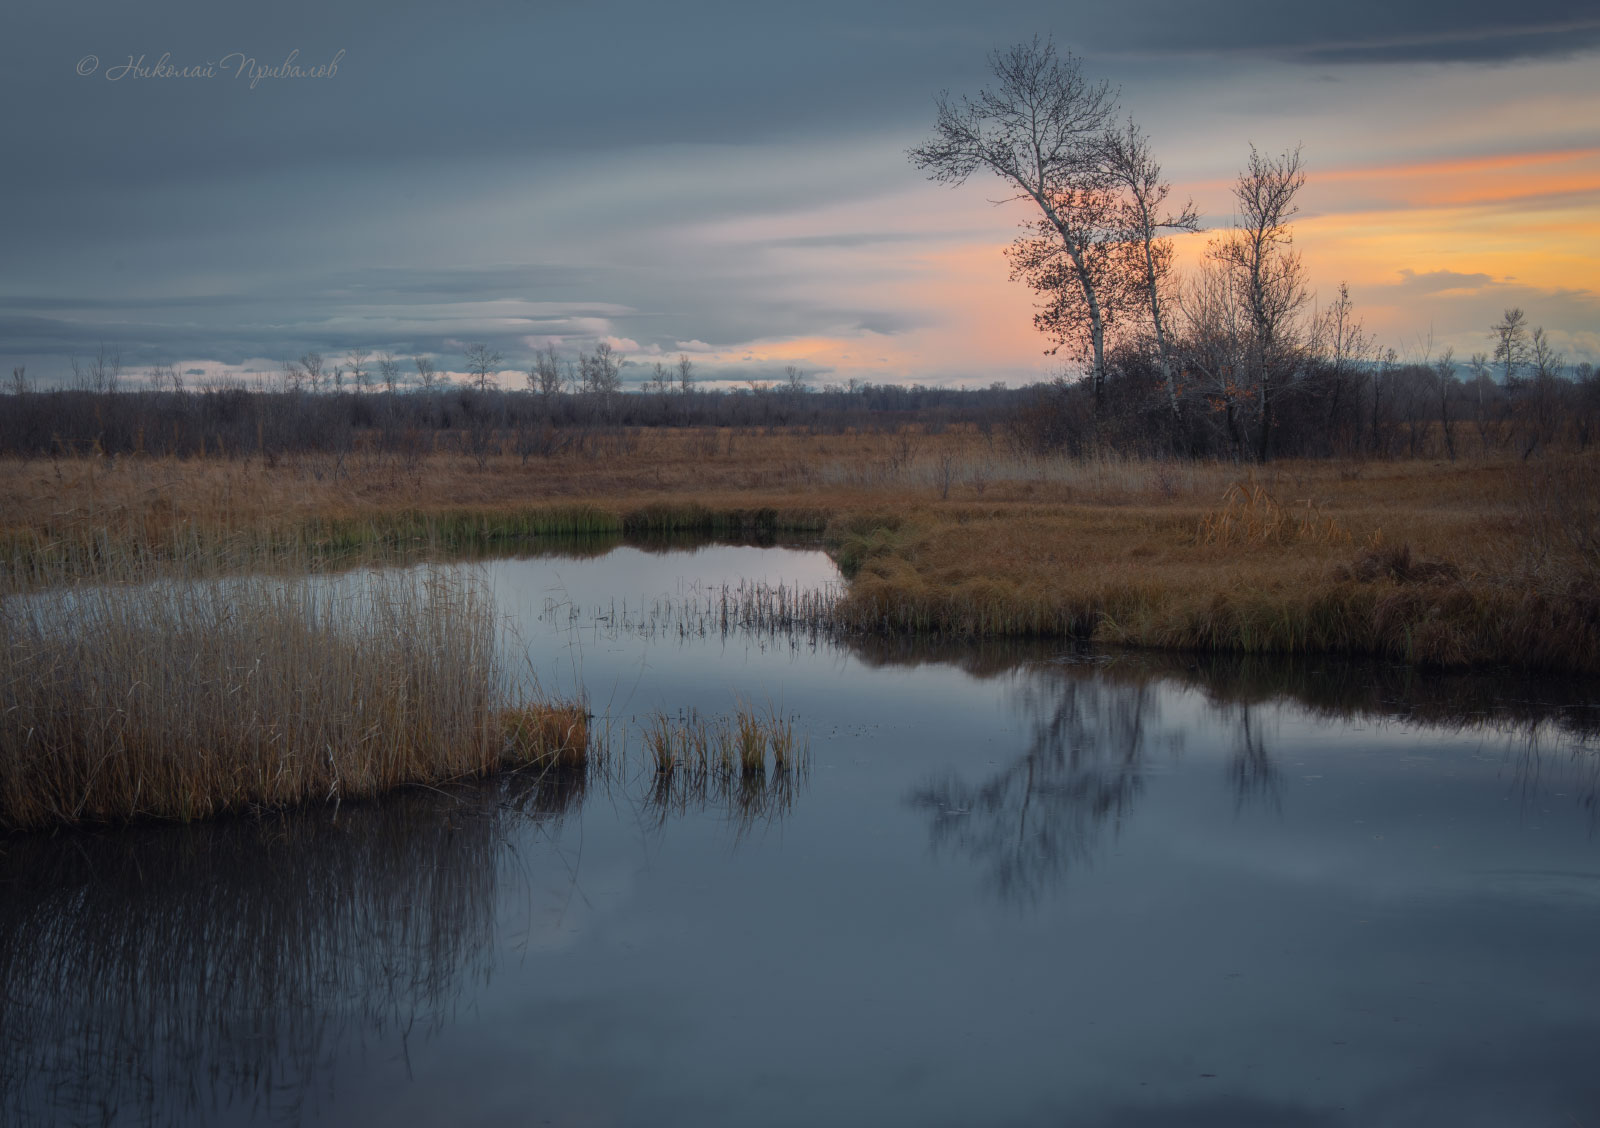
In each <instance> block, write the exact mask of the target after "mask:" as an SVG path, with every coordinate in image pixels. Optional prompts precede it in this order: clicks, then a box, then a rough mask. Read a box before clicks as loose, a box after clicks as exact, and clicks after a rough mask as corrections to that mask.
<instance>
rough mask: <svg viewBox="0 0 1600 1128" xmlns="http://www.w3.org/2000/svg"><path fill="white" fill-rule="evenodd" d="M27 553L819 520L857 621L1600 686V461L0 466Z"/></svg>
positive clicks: (655, 450) (613, 438)
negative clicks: (1502, 670) (1326, 657)
mask: <svg viewBox="0 0 1600 1128" xmlns="http://www.w3.org/2000/svg"><path fill="white" fill-rule="evenodd" d="M0 507H3V512H4V515H5V516H4V524H3V528H0V537H3V538H4V540H3V541H0V543H4V544H7V545H9V546H10V548H9V550H8V556H9V561H10V563H9V564H8V567H9V569H10V572H9V576H8V580H9V582H10V583H11V584H12V585H17V584H21V583H25V582H26V580H27V576H26V573H27V571H28V562H29V561H40V560H45V559H47V558H52V559H55V560H56V561H57V563H56V565H55V566H54V567H51V568H44V569H43V570H42V574H46V575H51V574H54V575H59V574H60V572H61V568H62V567H63V566H64V565H63V564H62V562H63V561H64V562H66V564H65V566H71V563H72V561H75V560H79V559H85V558H87V559H90V560H99V559H103V558H105V557H106V556H108V555H111V556H115V555H119V554H123V553H127V552H132V553H134V554H136V555H137V554H140V553H153V554H156V555H161V554H163V553H168V554H182V553H185V552H195V553H198V554H201V555H205V554H207V553H219V554H221V553H223V550H224V549H226V550H227V551H231V552H235V553H237V554H240V555H243V556H246V557H247V556H248V553H249V551H250V549H251V546H260V545H266V544H269V543H278V542H282V541H290V542H293V543H295V544H296V545H298V546H301V547H304V546H306V545H308V544H309V545H311V546H312V547H316V546H318V545H322V546H335V547H343V548H346V549H350V550H352V551H353V550H357V549H359V548H360V546H361V545H362V544H364V543H371V544H373V545H389V546H391V547H392V546H393V545H395V544H400V545H405V544H413V543H414V544H425V543H428V542H431V543H433V544H434V545H435V546H436V547H460V546H462V545H463V544H464V543H465V542H468V541H472V540H475V539H476V540H481V541H494V540H497V539H502V538H512V539H514V538H516V537H518V536H521V535H523V534H526V533H529V532H537V531H539V530H542V529H549V530H552V531H567V532H583V531H602V532H603V531H622V530H629V531H640V530H646V529H649V530H656V531H669V530H672V529H675V528H676V529H682V530H687V531H739V530H741V529H743V530H746V531H749V530H750V529H753V528H759V529H761V530H763V531H774V530H775V531H779V532H782V531H804V530H813V531H817V532H824V531H825V535H826V543H827V544H828V546H829V548H830V551H832V552H833V553H834V555H835V558H836V559H838V560H839V561H840V563H841V565H842V566H844V568H845V570H846V573H847V575H849V576H850V577H851V587H850V591H849V594H848V596H847V597H846V599H845V601H844V603H843V605H842V606H841V607H840V609H839V619H840V622H841V623H843V624H844V625H847V626H851V627H856V628H860V629H874V630H879V629H881V630H887V631H895V630H904V629H926V630H931V631H939V632H942V633H953V634H960V635H980V636H981V635H1007V634H1046V635H1058V634H1080V635H1089V636H1092V637H1094V638H1096V639H1099V640H1101V641H1105V642H1116V643H1131V644H1137V645H1144V646H1156V647H1165V648H1174V647H1177V648H1203V649H1220V650H1242V651H1246V652H1263V653H1272V652H1310V653H1316V652H1347V653H1364V654H1378V655H1385V656H1389V657H1393V658H1396V659H1401V660H1413V661H1420V662H1427V663H1434V664H1439V665H1446V666H1467V665H1476V664H1486V663H1487V664H1508V665H1516V666H1522V667H1529V668H1536V669H1552V670H1558V669H1559V670H1568V671H1580V672H1596V671H1600V597H1597V595H1596V586H1597V583H1596V581H1597V576H1600V534H1597V533H1596V522H1597V517H1596V510H1597V507H1600V457H1597V456H1596V455H1595V454H1592V453H1591V454H1550V455H1544V456H1541V457H1540V458H1536V459H1534V460H1532V461H1530V462H1522V461H1519V460H1516V459H1514V458H1498V459H1497V458H1484V459H1474V460H1465V459H1464V460H1462V461H1460V462H1454V463H1451V462H1432V461H1332V460H1330V461H1282V462H1275V463H1271V464H1268V465H1265V466H1252V465H1247V464H1238V463H1232V462H1178V461H1147V460H1139V459H1128V458H1104V459H1091V460H1086V461H1072V460H1066V459H1057V458H1034V457H1027V456H1022V455H1019V454H1017V453H1015V452H1013V451H1011V450H1010V449H1008V448H1007V445H1006V443H1005V442H1004V440H1003V439H1002V438H1000V437H999V436H998V435H985V434H981V433H979V432H978V431H976V430H974V429H970V428H968V429H961V428H950V429H948V430H945V431H942V432H940V433H923V432H922V431H920V430H917V429H905V430H902V431H900V432H898V433H894V434H854V433H850V434H844V435H813V434H807V433H804V432H784V431H766V432H763V431H730V430H726V429H724V430H720V431H717V430H694V429H679V430H652V431H637V432H628V433H619V434H610V435H606V436H602V438H601V439H600V440H599V441H597V442H591V443H589V444H587V446H586V449H585V450H583V451H574V450H570V449H569V450H568V451H565V452H563V453H561V454H559V455H556V456H553V457H549V458H539V457H535V458H532V459H528V460H526V461H525V460H522V459H520V458H517V457H515V456H511V455H496V456H493V457H491V458H489V459H488V461H487V462H486V463H485V464H483V465H480V464H479V463H478V462H477V461H476V460H474V459H472V458H469V457H465V456H456V455H450V454H442V453H441V454H433V455H429V456H426V457H423V458H420V459H409V460H408V459H402V458H400V457H397V456H387V455H384V454H381V453H378V452H376V451H360V450H358V451H356V452H353V453H351V454H349V455H346V456H344V457H343V458H339V459H335V458H333V457H330V456H317V457H304V458H299V459H295V458H283V459H281V460H278V461H277V462H276V463H275V464H273V465H268V464H265V463H263V462H262V461H260V460H238V461H235V460H226V459H206V460H192V461H173V460H163V459H155V458H153V459H137V458H135V459H126V458H125V459H121V460H117V461H115V462H113V461H109V460H106V459H102V458H93V459H61V460H54V461H50V460H36V461H25V462H17V461H11V462H0Z"/></svg>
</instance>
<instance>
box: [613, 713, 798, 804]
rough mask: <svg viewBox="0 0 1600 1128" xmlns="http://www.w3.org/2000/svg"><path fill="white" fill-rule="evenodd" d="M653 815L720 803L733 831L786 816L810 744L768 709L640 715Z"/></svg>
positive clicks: (788, 720)
mask: <svg viewBox="0 0 1600 1128" xmlns="http://www.w3.org/2000/svg"><path fill="white" fill-rule="evenodd" d="M642 727H643V732H644V745H645V750H646V752H647V754H648V762H649V763H650V764H651V765H652V766H653V767H654V769H655V770H654V771H653V772H652V774H651V787H650V794H649V798H648V807H649V809H650V810H652V811H654V812H655V813H656V815H657V817H658V818H660V819H662V820H665V818H666V817H667V816H668V815H670V814H675V813H676V814H682V813H684V812H686V811H689V810H699V809H707V808H721V809H722V810H723V811H724V812H725V813H726V815H727V816H728V818H729V819H730V820H732V821H733V822H734V823H736V824H737V825H738V826H739V827H740V828H741V831H742V830H745V829H748V828H749V827H751V826H752V825H754V824H755V823H757V822H760V821H770V820H773V819H776V818H780V817H782V816H783V815H785V814H787V813H788V812H789V811H790V810H791V809H792V807H793V806H794V801H795V798H796V796H797V795H798V794H799V793H800V790H801V787H802V786H803V784H804V782H805V780H806V779H807V777H808V776H809V774H810V752H811V749H810V744H809V742H808V741H807V740H806V739H805V738H804V737H797V735H796V733H795V728H794V721H793V718H790V717H787V716H784V715H783V714H782V713H781V712H779V711H778V710H777V709H776V708H774V707H772V706H770V705H769V706H767V707H766V708H765V709H758V708H755V707H752V706H748V705H743V704H741V705H739V706H738V708H737V709H736V710H735V711H734V713H733V715H732V716H714V717H707V716H705V715H703V714H701V713H698V712H696V711H693V710H691V711H689V712H687V713H679V714H676V715H674V714H669V713H665V712H657V713H654V714H652V715H650V716H649V717H646V718H645V719H644V721H643V725H642Z"/></svg>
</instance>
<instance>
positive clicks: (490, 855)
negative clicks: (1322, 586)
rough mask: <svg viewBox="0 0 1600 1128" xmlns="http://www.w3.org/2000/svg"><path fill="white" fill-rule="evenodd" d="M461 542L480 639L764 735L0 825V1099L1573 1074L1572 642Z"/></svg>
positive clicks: (1585, 965) (553, 670) (1577, 887)
mask: <svg viewBox="0 0 1600 1128" xmlns="http://www.w3.org/2000/svg"><path fill="white" fill-rule="evenodd" d="M481 567H483V568H484V569H485V578H486V579H487V581H488V582H489V583H490V584H491V585H492V586H493V588H494V590H495V593H496V598H497V600H498V601H499V602H500V604H501V606H502V607H503V608H504V609H505V611H506V613H507V615H508V616H510V617H511V618H512V619H513V620H514V621H515V623H516V627H517V632H518V634H519V636H520V640H521V641H520V643H519V646H520V650H519V653H520V652H521V650H525V651H526V653H527V655H528V658H527V661H526V663H525V664H524V667H525V669H527V670H529V671H531V672H532V673H533V674H535V675H537V677H538V678H539V680H540V681H541V683H543V684H544V685H546V686H547V687H549V688H552V689H558V690H559V689H570V688H572V687H573V686H574V685H577V684H581V685H583V686H584V687H585V688H586V689H587V690H588V692H589V693H590V696H591V700H592V701H593V703H594V705H595V707H596V710H597V711H605V712H609V713H610V715H612V716H613V717H614V718H616V719H617V721H618V727H617V729H616V730H615V732H614V740H615V742H616V743H617V746H618V748H619V749H620V748H621V746H622V745H623V744H625V743H627V742H629V741H633V742H634V744H635V745H636V742H637V738H636V735H634V734H633V733H632V731H631V730H630V729H629V728H628V727H627V726H628V723H629V719H630V718H637V717H638V716H640V715H643V714H645V713H647V712H649V711H650V710H652V709H655V708H666V709H669V710H672V711H676V710H678V709H680V708H691V707H692V708H696V709H700V710H702V711H704V712H708V713H717V712H725V711H727V710H728V709H730V708H732V707H733V705H734V703H735V702H736V701H739V700H743V701H746V702H755V703H762V704H765V703H767V702H771V703H773V704H774V705H776V706H779V707H781V708H782V709H783V711H784V712H786V713H792V714H794V715H796V716H797V717H798V719H799V722H800V725H801V727H802V729H804V730H805V731H807V732H808V733H809V734H810V743H811V752H812V761H811V769H810V772H809V774H808V776H807V777H806V778H805V779H803V780H799V781H797V783H796V784H795V785H794V786H793V787H792V788H791V790H790V793H789V794H788V795H787V796H786V797H784V798H783V799H782V801H780V802H773V803H768V804H767V805H766V806H764V807H761V808H760V809H759V810H756V811H754V812H752V810H751V809H750V808H749V807H741V805H740V804H739V803H737V802H730V801H728V797H727V796H723V797H722V798H721V799H717V798H716V797H710V798H705V799H702V800H701V801H699V802H696V801H695V800H694V797H693V796H688V797H687V798H684V797H680V798H683V799H684V801H682V802H676V803H674V804H671V805H663V804H661V803H658V802H655V801H653V799H652V789H651V780H650V779H649V778H648V776H647V775H646V774H645V773H642V772H640V771H637V770H631V769H627V768H623V769H622V770H619V771H615V772H612V773H610V774H607V775H605V776H599V775H595V776H592V777H591V778H587V779H572V778H563V779H544V780H537V779H529V778H526V777H517V776H513V777H507V778H503V779H501V780H498V781H493V782H490V783H486V784H484V785H481V786H474V787H467V788H461V789H456V790H453V791H452V792H451V793H450V794H448V795H441V794H435V793H431V792H426V791H414V792H409V793H406V794H403V795H401V796H398V797H396V798H394V799H391V800H389V801H386V802H384V803H382V804H379V805H371V806H364V807H356V808H351V807H346V808H344V809H343V810H341V811H338V812H331V811H327V810H315V811H306V812H300V813H297V814H294V815H290V816H285V817H282V818H272V819H266V820H262V821H250V820H239V821H232V822H226V823H219V824H217V825H214V826H197V827H190V828H175V827H164V828H142V829H137V830H133V831H127V832H119V833H97V834H81V835H58V836H54V837H31V838H19V839H13V840H11V841H9V842H8V843H7V844H6V847H5V855H4V858H3V859H0V881H3V883H4V884H3V885H0V890H3V896H0V989H3V994H0V1007H3V1010H0V1031H3V1035H0V1037H3V1041H0V1091H3V1092H4V1094H5V1095H4V1098H3V1102H4V1104H3V1107H0V1119H3V1120H4V1121H5V1122H6V1123H19V1124H27V1123H51V1122H71V1121H92V1122H99V1121H101V1120H102V1119H106V1120H110V1121H112V1122H118V1123H141V1122H155V1123H207V1124H218V1123H221V1124H226V1123H244V1122H252V1121H253V1122H306V1123H351V1124H374V1125H376V1124H392V1123H417V1124H423V1123H444V1122H472V1123H480V1124H528V1123H533V1124H538V1123H542V1122H545V1121H548V1122H550V1123H554V1124H562V1123H599V1124H674V1123H678V1124H752V1123H772V1124H811V1123H817V1122H831V1123H860V1124H893V1123H905V1124H919V1125H925V1124H952V1125H954V1124H972V1123H986V1124H1033V1123H1040V1122H1048V1123H1070V1124H1084V1125H1151V1124H1185V1125H1195V1124H1201V1125H1204V1124H1218V1125H1222V1124H1227V1125H1250V1124H1262V1125H1265V1124H1273V1125H1387V1124H1394V1125H1402V1124H1404V1125H1414V1124H1441V1125H1445V1124H1449V1125H1501V1124H1507V1123H1518V1124H1567V1123H1573V1122H1576V1123H1580V1124H1584V1123H1591V1122H1593V1120H1594V1115H1595V1112H1596V1110H1597V1109H1600V1082H1597V1081H1596V1080H1595V1077H1596V1072H1595V1070H1594V1069H1593V1062H1594V1061H1595V1060H1596V1051H1597V1050H1600V1019H1597V1018H1596V1017H1595V1008H1594V1001H1595V1000H1596V998H1600V970H1597V968H1600V961H1596V959H1595V957H1594V953H1595V952H1596V951H1600V854H1597V843H1596V836H1595V830H1596V827H1595V795H1596V757H1597V753H1596V750H1595V745H1594V743H1593V741H1592V740H1591V739H1589V738H1588V737H1587V736H1586V733H1589V732H1591V731H1593V729H1594V727H1595V714H1594V711H1593V709H1592V705H1593V698H1592V695H1591V696H1590V697H1589V698H1588V699H1587V700H1584V694H1585V693H1586V692H1588V691H1586V690H1584V689H1582V688H1577V689H1575V688H1573V687H1570V686H1562V685H1556V684H1552V683H1533V684H1528V685H1516V684H1512V683H1510V682H1508V680H1507V679H1505V678H1503V677H1476V678H1463V677H1455V678H1445V677H1428V676H1424V675H1418V674H1416V673H1414V672H1409V671H1405V670H1396V669H1393V668H1387V667H1381V666H1372V665H1357V664H1348V663H1334V662H1316V663H1309V664H1307V663H1295V662H1286V661H1281V660H1275V661H1270V662H1263V661H1248V660H1240V659H1231V660H1221V661H1200V660H1198V659H1193V658H1171V657H1154V656H1120V657H1117V658H1114V659H1111V660H1109V661H1107V660H1105V659H1103V658H1090V657H1086V656H1083V655H1074V654H1071V653H1068V652H1065V651H1064V650H1063V648H1061V647H1059V646H1043V645H992V644H991V645H985V646H959V645H953V644H946V645H943V646H940V645H922V646H912V645H909V644H906V643H897V642H885V641H875V642H868V643H861V644H850V645H845V644H834V643H830V642H828V641H826V640H819V639H806V638H799V639H794V638H786V637H784V636H781V635H755V636H752V635H748V634H741V633H734V634H732V635H729V636H727V637H724V636H722V635H721V634H720V633H717V632H709V633H708V634H707V635H706V636H704V637H702V636H700V635H699V634H688V635H687V636H686V635H685V633H684V631H683V630H682V629H680V628H681V623H682V617H681V616H680V617H679V619H678V620H676V622H677V623H678V624H679V627H677V628H674V629H672V630H668V629H665V628H664V627H663V626H662V624H663V623H664V622H669V621H672V620H670V619H669V616H668V615H667V613H666V610H664V609H666V608H668V607H669V605H670V604H671V603H672V601H673V600H674V599H678V598H679V597H681V596H683V595H684V594H686V593H687V594H691V595H692V594H694V593H695V592H696V591H698V592H699V593H701V594H704V593H705V592H708V591H711V590H714V589H716V588H718V587H719V586H720V585H721V584H722V583H724V582H737V581H738V580H739V579H756V580H765V581H768V582H771V583H777V582H783V583H785V584H794V583H798V584H799V585H801V586H810V585H816V584H820V583H823V582H827V581H828V580H830V579H833V578H834V573H833V570H832V566H831V565H830V564H828V562H827V561H826V559H825V558H824V557H822V556H821V555H820V554H817V553H811V552H805V551H799V550H771V549H766V550H763V549H757V548H741V547H729V546H723V547H718V548H712V549H706V550H702V551H699V552H695V553H688V552H675V553H670V554H667V553H651V552H646V551H643V550H639V549H633V548H627V549H619V550H617V551H615V552H612V553H610V554H609V555H606V556H603V557H599V558H596V559H589V560H580V559H575V558H565V559H552V558H536V559H526V560H498V561H491V562H489V563H488V564H486V565H482V566H481ZM697 584H698V585H699V586H698V588H696V586H695V585H697ZM635 750H636V749H635ZM622 759H623V762H624V763H626V762H628V759H629V758H628V757H623V758H622ZM632 761H633V762H636V761H637V757H636V756H635V757H632Z"/></svg>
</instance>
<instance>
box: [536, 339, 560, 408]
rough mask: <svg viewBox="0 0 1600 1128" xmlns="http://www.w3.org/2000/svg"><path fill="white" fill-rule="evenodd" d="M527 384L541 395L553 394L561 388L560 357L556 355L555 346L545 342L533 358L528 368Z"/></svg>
mask: <svg viewBox="0 0 1600 1128" xmlns="http://www.w3.org/2000/svg"><path fill="white" fill-rule="evenodd" d="M528 386H529V387H530V388H533V389H534V390H535V391H537V392H538V393H539V394H540V395H543V396H553V395H555V394H556V393H557V392H559V391H560V390H561V358H560V357H558V356H557V355H556V346H555V345H554V344H553V343H550V342H546V343H545V346H544V348H542V349H540V350H539V351H538V352H537V353H536V354H534V358H533V367H532V368H531V369H529V370H528Z"/></svg>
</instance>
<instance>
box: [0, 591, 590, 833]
mask: <svg viewBox="0 0 1600 1128" xmlns="http://www.w3.org/2000/svg"><path fill="white" fill-rule="evenodd" d="M0 626H3V645H0V827H4V828H13V829H15V828H30V827H43V826H50V825H60V824H70V823H105V822H124V821H128V820H133V819H142V818H155V819H178V820H189V819H198V818H206V817H210V816H214V815H218V814H222V813H224V812H229V811H239V810H245V809H251V808H261V807H279V806H285V805H289V804H294V803H300V802H305V801H336V800H342V799H355V798H362V797H367V796H372V795H376V794H378V793H380V792H383V791H386V790H389V789H391V788H394V787H398V786H400V785H403V784H414V783H435V782H439V781H443V780H450V779H458V778H463V777H470V776H478V775H483V774H486V773H488V772H491V771H494V770H496V769H498V768H501V767H505V766H510V765H519V764H535V765H538V764H555V765H557V766H567V767H570V766H572V765H573V764H575V763H578V762H580V761H581V759H582V758H583V756H584V754H585V750H586V748H587V745H588V741H589V734H588V728H587V718H586V714H585V713H584V711H583V710H582V709H581V707H579V706H571V705H565V706H563V705H556V704H553V703H548V702H532V703H528V704H524V705H520V706H518V707H516V708H512V709H509V710H508V709H507V704H508V703H507V702H506V701H505V700H504V692H505V691H504V687H505V686H506V685H507V684H508V683H507V681H506V679H505V678H504V677H503V675H502V671H501V669H500V666H499V659H498V658H497V649H496V648H497V637H496V631H497V624H496V620H495V616H494V609H493V604H492V601H491V597H490V595H489V593H488V592H486V591H485V590H483V589H482V587H481V585H479V584H476V583H474V582H472V581H470V580H468V579H464V578H462V577H460V576H459V575H449V574H446V573H444V572H442V571H437V570H420V571H402V572H372V573H364V574H358V575H354V576H349V577H340V578H337V579H330V578H327V577H305V576H302V577H288V578H283V577H273V576H254V577H245V578H236V579H230V580H227V581H225V582H209V583H196V582H187V581H161V582H156V583H146V584H119V583H100V584H94V585H89V586H76V587H56V588H51V589H49V590H46V591H42V592H35V593H32V594H29V595H26V596H10V597H7V598H5V599H4V600H0Z"/></svg>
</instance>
